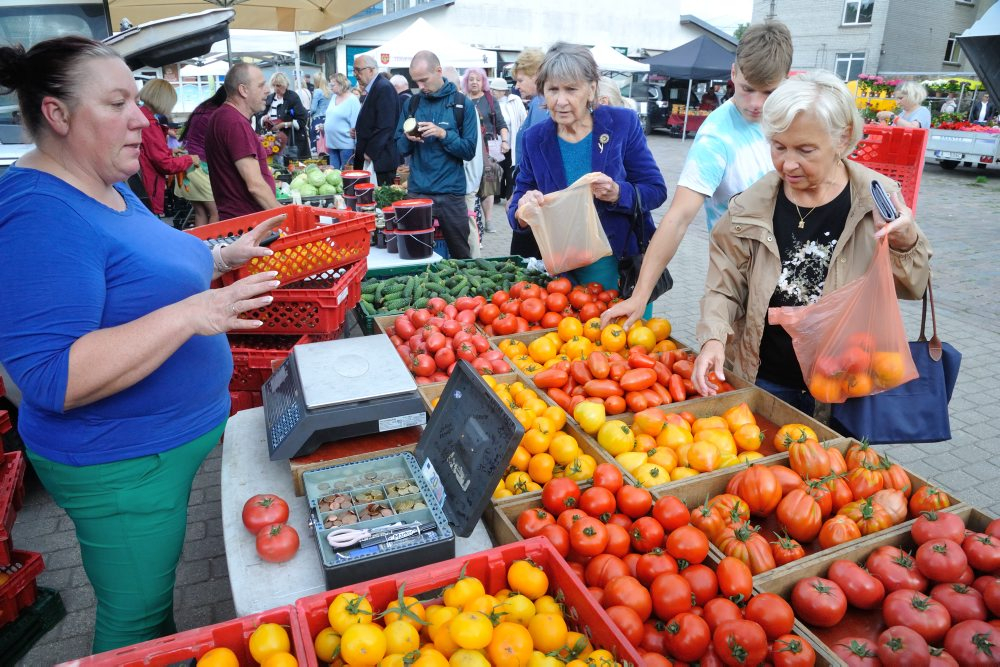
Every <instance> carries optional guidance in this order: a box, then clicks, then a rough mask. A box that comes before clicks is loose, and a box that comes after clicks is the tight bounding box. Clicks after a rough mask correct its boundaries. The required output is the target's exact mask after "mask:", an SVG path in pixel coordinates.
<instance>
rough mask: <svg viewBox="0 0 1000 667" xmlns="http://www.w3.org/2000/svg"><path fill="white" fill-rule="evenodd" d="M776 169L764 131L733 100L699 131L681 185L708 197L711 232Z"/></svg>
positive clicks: (707, 216) (683, 172)
mask: <svg viewBox="0 0 1000 667" xmlns="http://www.w3.org/2000/svg"><path fill="white" fill-rule="evenodd" d="M772 169H774V164H773V163H772V162H771V149H770V146H769V145H768V143H767V140H766V139H765V138H764V133H763V131H761V129H760V123H751V122H750V121H748V120H747V119H746V118H744V117H743V114H741V113H740V111H739V109H737V108H736V105H734V104H733V101H732V100H729V101H728V102H726V103H725V104H723V105H722V106H721V107H719V108H718V109H716V110H715V111H713V112H712V113H711V114H709V116H708V118H706V119H705V122H704V123H702V124H701V127H700V128H698V134H697V135H695V138H694V144H692V146H691V150H690V151H688V155H687V159H686V160H685V161H684V168H683V169H682V170H681V176H680V179H679V180H678V181H677V185H683V186H684V187H685V188H688V189H689V190H694V191H695V192H697V193H699V194H702V195H705V196H706V197H708V199H706V200H705V217H706V218H707V219H708V230H709V231H712V226H713V225H714V224H715V222H716V221H717V220H718V219H719V218H721V217H722V214H723V213H725V212H726V209H727V208H729V200H730V199H732V197H733V195H736V194H739V193H740V192H743V191H744V190H746V189H747V188H748V187H750V186H751V185H752V184H754V183H755V182H757V181H758V180H760V178H761V177H762V176H763V175H764V174H766V173H768V172H769V171H771V170H772Z"/></svg>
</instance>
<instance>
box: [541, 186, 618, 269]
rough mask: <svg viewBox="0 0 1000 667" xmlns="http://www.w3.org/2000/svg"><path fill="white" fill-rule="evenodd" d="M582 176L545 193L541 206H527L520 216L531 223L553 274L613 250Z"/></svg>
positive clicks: (543, 255)
mask: <svg viewBox="0 0 1000 667" xmlns="http://www.w3.org/2000/svg"><path fill="white" fill-rule="evenodd" d="M594 178H596V175H595V174H585V175H583V176H581V177H580V178H579V179H577V181H576V182H575V183H573V185H571V186H569V187H568V188H566V189H565V190H559V191H558V192H550V193H549V194H547V195H545V196H544V204H543V205H542V206H534V205H529V206H526V207H525V209H524V211H523V212H522V213H521V218H522V219H523V220H524V221H525V222H526V223H527V224H528V226H529V227H531V231H532V233H533V234H534V235H535V240H536V241H537V242H538V249H539V251H541V253H542V261H543V262H545V270H546V271H548V272H549V273H551V274H552V275H557V274H560V273H564V272H566V271H572V270H573V269H579V268H580V267H583V266H589V265H591V264H593V263H594V262H596V261H597V260H599V259H600V258H602V257H607V256H608V255H610V254H611V244H610V243H608V236H607V234H605V233H604V227H603V226H602V225H601V219H600V218H599V217H597V208H596V207H595V206H594V196H593V195H592V194H590V183H591V182H592V181H593V180H594Z"/></svg>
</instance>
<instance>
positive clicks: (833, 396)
mask: <svg viewBox="0 0 1000 667" xmlns="http://www.w3.org/2000/svg"><path fill="white" fill-rule="evenodd" d="M809 393H810V394H812V397H813V398H815V399H816V400H817V401H819V402H820V403H843V401H844V392H843V390H842V389H841V386H840V380H839V379H837V378H831V377H827V376H825V375H820V374H819V373H815V374H813V376H812V377H811V378H810V379H809Z"/></svg>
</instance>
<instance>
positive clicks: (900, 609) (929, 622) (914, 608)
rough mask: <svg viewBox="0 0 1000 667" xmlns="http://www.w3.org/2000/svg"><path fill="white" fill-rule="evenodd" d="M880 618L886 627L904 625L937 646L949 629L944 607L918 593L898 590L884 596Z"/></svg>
mask: <svg viewBox="0 0 1000 667" xmlns="http://www.w3.org/2000/svg"><path fill="white" fill-rule="evenodd" d="M882 617H883V618H884V619H885V622H886V624H887V625H890V626H892V625H905V626H906V627H908V628H912V629H913V630H916V631H917V632H918V633H919V634H920V636H921V637H923V638H924V639H925V640H926V641H928V642H929V643H931V644H938V643H939V642H940V641H941V639H942V638H943V637H944V635H945V633H947V632H948V628H949V627H951V617H950V616H949V615H948V610H947V609H945V608H944V606H943V605H942V604H941V603H940V602H938V601H936V600H934V599H932V598H930V597H928V596H926V595H924V594H923V593H921V592H919V591H908V590H905V589H900V590H898V591H893V592H892V593H889V594H888V595H886V596H885V600H884V601H883V602H882Z"/></svg>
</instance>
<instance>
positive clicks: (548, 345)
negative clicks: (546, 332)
mask: <svg viewBox="0 0 1000 667" xmlns="http://www.w3.org/2000/svg"><path fill="white" fill-rule="evenodd" d="M558 353H559V346H558V345H557V344H556V343H553V342H552V339H551V338H548V337H546V336H540V337H538V338H536V339H535V340H533V341H531V342H530V343H528V356H530V357H531V358H532V359H534V360H535V361H537V362H538V363H540V364H544V363H545V362H546V361H548V360H549V359H551V358H552V357H554V356H556V354H558Z"/></svg>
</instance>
